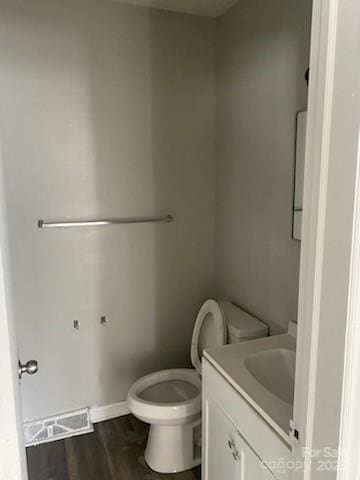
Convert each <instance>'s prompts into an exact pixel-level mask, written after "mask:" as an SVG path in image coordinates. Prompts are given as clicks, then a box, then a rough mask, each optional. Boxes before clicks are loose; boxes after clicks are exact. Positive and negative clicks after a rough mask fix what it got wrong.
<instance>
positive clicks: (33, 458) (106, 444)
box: [27, 415, 201, 480]
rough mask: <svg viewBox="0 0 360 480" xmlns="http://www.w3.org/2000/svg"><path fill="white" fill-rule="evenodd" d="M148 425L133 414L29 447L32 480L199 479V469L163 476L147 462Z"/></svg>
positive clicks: (29, 466)
mask: <svg viewBox="0 0 360 480" xmlns="http://www.w3.org/2000/svg"><path fill="white" fill-rule="evenodd" d="M147 431H148V429H147V426H146V425H145V424H143V423H141V422H139V421H138V420H137V419H135V418H134V417H132V416H130V415H129V416H126V417H120V418H116V419H114V420H109V421H107V422H102V423H98V424H96V425H95V431H94V433H90V434H87V435H81V436H78V437H72V438H67V439H66V440H58V441H56V442H51V443H46V444H43V445H39V446H37V447H30V448H28V449H27V462H28V470H29V480H168V479H169V480H170V479H172V480H175V479H176V480H200V477H201V475H200V468H198V469H195V470H192V471H188V472H183V473H178V474H176V475H174V474H171V475H160V474H158V473H155V472H153V471H151V470H150V469H149V468H148V467H147V466H146V464H145V462H144V455H143V454H144V448H145V444H146V437H147Z"/></svg>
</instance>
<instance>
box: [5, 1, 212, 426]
mask: <svg viewBox="0 0 360 480" xmlns="http://www.w3.org/2000/svg"><path fill="white" fill-rule="evenodd" d="M214 27H215V24H214V22H213V21H212V20H209V19H207V20H205V19H201V18H197V17H192V16H188V15H179V14H171V13H162V12H159V11H155V10H147V9H142V8H136V7H129V6H124V5H121V4H115V3H111V2H107V1H101V2H99V1H98V0H97V1H86V2H81V1H74V0H68V1H58V0H42V1H41V0H29V1H26V2H21V1H14V0H11V1H5V0H3V1H2V2H1V5H0V69H1V76H0V132H1V141H2V148H3V151H2V155H3V160H4V168H5V181H6V195H7V207H8V212H9V222H10V225H9V227H10V242H11V260H12V268H13V279H14V303H15V315H16V320H17V334H18V344H19V354H20V357H21V358H22V360H27V359H30V358H36V359H38V361H39V364H40V370H39V372H38V374H37V375H36V376H34V377H33V378H29V377H26V376H25V377H24V378H23V381H22V392H23V400H24V415H25V419H32V418H38V417H44V416H47V415H51V414H54V413H57V412H63V411H66V410H71V409H76V408H78V407H83V406H87V405H103V404H111V403H115V402H118V401H121V400H125V398H126V395H127V391H128V388H129V386H130V385H131V384H132V382H133V381H134V380H135V379H137V378H138V377H139V376H141V375H144V374H145V373H147V372H150V371H153V370H156V369H159V368H167V367H173V366H184V365H186V364H188V363H189V355H190V353H189V348H190V339H191V332H192V327H193V321H194V318H195V315H196V313H197V309H198V307H199V304H200V303H201V302H202V301H203V300H205V298H207V297H208V296H209V295H211V293H212V285H213V273H214V271H213V259H214V191H215V186H214V175H215V163H214V161H215V159H214V150H215V145H214V137H215V47H214V33H215V31H214ZM168 212H171V213H172V214H174V216H175V223H173V224H168V225H158V226H151V225H143V226H126V227H107V228H89V229H84V230H80V229H77V230H52V231H50V230H49V231H40V230H38V229H37V227H36V222H37V219H38V218H46V219H58V218H74V217H75V218H77V217H80V218H81V217H96V216H110V217H111V216H132V215H154V214H159V213H160V214H161V213H168ZM101 315H107V317H108V325H107V326H106V327H101V326H100V325H99V319H100V316H101ZM74 319H77V320H79V322H80V325H81V328H80V330H79V331H76V330H74V329H73V326H72V323H73V320H74Z"/></svg>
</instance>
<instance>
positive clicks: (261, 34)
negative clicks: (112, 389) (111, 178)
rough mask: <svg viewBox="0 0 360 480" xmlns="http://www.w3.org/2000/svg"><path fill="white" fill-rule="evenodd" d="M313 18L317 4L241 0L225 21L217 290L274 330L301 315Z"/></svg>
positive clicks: (221, 30) (221, 25) (221, 31)
mask: <svg viewBox="0 0 360 480" xmlns="http://www.w3.org/2000/svg"><path fill="white" fill-rule="evenodd" d="M310 16H311V1H310V0H304V1H298V0H277V1H271V2H266V1H265V2H264V0H241V1H240V2H239V3H238V4H237V5H236V6H234V7H233V8H232V9H231V10H230V11H229V12H228V13H227V14H225V15H224V16H223V17H222V18H221V19H220V20H219V21H218V31H217V34H218V52H217V73H218V83H217V135H218V136H217V192H216V274H217V291H218V295H219V296H220V297H228V298H230V299H232V300H234V301H236V302H237V303H239V304H240V305H243V306H244V307H245V308H246V309H248V310H249V311H250V312H252V313H254V314H255V315H257V316H258V317H259V318H261V319H263V320H264V321H266V322H267V323H268V324H269V325H271V327H272V332H273V333H275V332H278V331H281V330H284V329H286V328H287V325H288V322H289V321H290V320H292V321H294V320H296V318H297V297H298V275H299V254H300V243H299V242H297V241H294V240H292V239H291V232H292V198H293V169H294V148H295V147H294V145H295V143H294V142H295V138H294V136H295V115H296V112H297V110H300V109H302V108H304V107H305V106H306V93H307V89H306V83H305V81H304V72H305V69H306V67H307V65H308V56H309V49H310Z"/></svg>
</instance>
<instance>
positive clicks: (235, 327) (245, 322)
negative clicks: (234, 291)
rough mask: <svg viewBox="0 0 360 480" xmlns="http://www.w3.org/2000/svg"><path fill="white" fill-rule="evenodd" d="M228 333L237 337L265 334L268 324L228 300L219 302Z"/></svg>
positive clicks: (266, 333)
mask: <svg viewBox="0 0 360 480" xmlns="http://www.w3.org/2000/svg"><path fill="white" fill-rule="evenodd" d="M220 307H221V309H222V311H223V313H224V316H225V321H226V323H227V327H228V330H229V333H230V334H231V335H234V336H235V337H237V338H249V337H250V338H251V337H261V336H264V337H265V336H267V335H268V333H269V328H268V326H267V325H266V324H265V323H264V322H261V321H260V320H258V319H257V318H255V317H253V316H252V315H250V314H249V313H247V312H245V311H244V310H242V309H241V308H239V307H237V306H235V305H234V304H232V303H230V302H225V301H224V302H220Z"/></svg>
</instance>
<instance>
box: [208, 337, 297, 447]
mask: <svg viewBox="0 0 360 480" xmlns="http://www.w3.org/2000/svg"><path fill="white" fill-rule="evenodd" d="M295 348H296V340H295V338H294V337H293V336H291V335H290V334H283V335H274V336H271V337H266V338H261V339H257V340H251V341H247V342H242V343H235V344H230V345H225V346H222V347H216V348H212V349H209V350H206V351H204V357H205V358H206V359H207V360H208V361H209V362H210V363H211V364H212V365H213V366H214V367H215V368H216V370H218V371H219V372H220V373H221V375H222V376H223V377H225V378H226V380H227V381H228V382H229V383H230V384H231V385H232V386H233V388H234V389H235V390H237V391H238V392H239V393H240V395H242V396H243V397H244V398H245V400H246V401H247V402H248V403H249V404H250V405H251V406H252V407H253V408H254V409H255V410H256V411H257V412H258V413H259V414H260V415H261V416H262V417H263V418H264V420H265V421H266V422H267V423H269V424H270V425H271V427H272V428H273V429H274V430H275V431H276V432H277V433H278V434H279V435H280V436H281V437H282V438H283V440H285V441H286V442H287V443H290V438H289V422H290V420H291V418H292V415H293V400H292V399H293V395H292V394H291V392H289V389H290V390H292V391H293V384H292V385H290V386H289V381H290V383H291V382H292V381H293V377H294V365H291V366H290V368H288V367H289V365H288V364H287V358H286V356H287V354H288V355H290V357H291V361H292V359H293V362H295V355H294V354H295ZM276 356H279V359H280V360H279V362H280V363H279V368H278V367H277V364H276V363H274V361H275V362H277V361H278V360H277V358H276ZM281 357H283V358H281ZM258 358H260V359H261V358H262V359H263V360H262V363H261V362H259V361H258ZM249 359H250V362H249ZM253 359H255V361H253ZM274 359H275V360H274ZM251 362H252V363H251ZM262 368H263V369H264V371H261V369H262ZM251 371H252V373H251ZM254 372H255V376H254ZM283 374H284V375H283ZM256 375H258V378H259V379H260V381H259V379H257V378H256ZM282 375H283V376H284V377H287V382H286V381H285V380H284V382H283V378H282ZM273 377H274V378H273ZM289 379H290V380H289ZM266 386H268V388H266ZM271 390H273V391H275V390H277V391H278V392H279V394H275V393H273V392H272V391H271ZM290 397H291V399H290Z"/></svg>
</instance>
